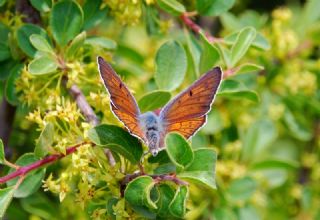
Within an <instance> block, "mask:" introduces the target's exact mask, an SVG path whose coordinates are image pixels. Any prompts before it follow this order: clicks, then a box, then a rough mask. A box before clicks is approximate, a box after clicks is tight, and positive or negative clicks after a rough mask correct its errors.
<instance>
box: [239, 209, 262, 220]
mask: <svg viewBox="0 0 320 220" xmlns="http://www.w3.org/2000/svg"><path fill="white" fill-rule="evenodd" d="M238 219H239V220H260V219H261V218H260V216H259V214H258V211H257V210H256V208H255V207H254V206H251V205H247V206H245V207H242V208H240V210H239V218H238Z"/></svg>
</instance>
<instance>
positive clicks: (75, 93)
mask: <svg viewBox="0 0 320 220" xmlns="http://www.w3.org/2000/svg"><path fill="white" fill-rule="evenodd" d="M69 93H70V95H71V96H72V97H73V98H74V100H75V101H76V103H77V105H78V107H79V109H80V110H81V112H82V114H83V115H84V117H86V120H87V121H88V122H90V123H91V124H92V125H94V126H97V125H98V124H100V121H99V119H98V117H97V115H96V114H95V113H94V111H93V110H92V108H91V106H90V105H89V103H88V102H87V100H86V97H85V96H84V95H83V93H82V92H81V90H80V89H79V87H78V86H77V85H76V84H73V85H72V86H71V87H70V88H69Z"/></svg>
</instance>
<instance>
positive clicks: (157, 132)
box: [97, 57, 222, 156]
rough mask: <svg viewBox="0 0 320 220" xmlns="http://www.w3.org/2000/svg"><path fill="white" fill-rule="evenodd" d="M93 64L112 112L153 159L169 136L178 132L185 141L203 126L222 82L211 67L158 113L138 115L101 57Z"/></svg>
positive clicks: (128, 97) (216, 71)
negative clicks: (105, 90) (140, 141)
mask: <svg viewBox="0 0 320 220" xmlns="http://www.w3.org/2000/svg"><path fill="white" fill-rule="evenodd" d="M97 62H98V66H99V72H100V76H101V79H102V81H103V82H104V85H105V87H106V89H107V91H108V93H109V95H110V106H111V110H112V112H113V113H114V115H115V116H116V117H117V118H118V119H119V120H120V121H121V122H122V123H123V124H124V126H125V127H126V128H127V130H128V131H129V132H130V133H131V134H132V135H133V136H136V137H138V138H139V139H141V140H142V141H143V142H144V143H145V144H146V145H147V146H148V148H149V152H150V153H151V154H152V155H153V156H156V155H157V154H158V152H159V151H160V150H162V149H164V147H165V146H164V138H165V136H166V134H168V133H169V132H178V133H180V134H181V135H183V136H184V137H185V138H186V139H189V138H190V137H192V136H193V135H194V134H195V133H196V132H197V131H198V130H199V129H200V128H201V127H202V126H203V125H204V124H205V123H206V120H207V114H208V112H209V111H210V109H211V104H212V102H213V100H214V97H215V94H216V93H217V90H218V88H219V85H220V82H221V79H222V70H221V68H220V67H214V68H213V69H211V70H210V71H208V72H207V73H206V74H204V75H202V76H201V77H200V78H199V79H198V80H197V81H195V82H194V83H193V84H192V85H191V86H189V87H188V88H187V89H185V90H184V91H182V92H181V93H180V94H178V95H177V96H176V97H175V98H174V99H172V100H171V101H169V102H168V103H167V104H166V105H165V106H164V107H163V108H162V109H161V111H160V113H159V112H157V111H154V112H151V111H150V112H146V113H143V114H141V112H140V109H139V107H138V105H137V102H136V100H135V98H134V97H133V95H132V94H131V93H130V91H129V90H128V87H127V86H126V85H125V84H124V83H123V82H122V80H121V79H120V77H119V76H118V75H117V74H116V72H115V71H114V70H113V69H112V67H111V66H110V64H108V63H106V62H105V61H104V59H103V58H102V57H98V59H97Z"/></svg>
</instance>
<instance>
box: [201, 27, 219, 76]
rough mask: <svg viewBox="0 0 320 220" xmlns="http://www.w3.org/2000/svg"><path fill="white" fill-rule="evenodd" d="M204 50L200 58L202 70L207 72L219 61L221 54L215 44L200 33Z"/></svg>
mask: <svg viewBox="0 0 320 220" xmlns="http://www.w3.org/2000/svg"><path fill="white" fill-rule="evenodd" d="M200 38H201V41H202V47H203V51H202V53H201V58H200V72H201V73H205V72H207V71H208V70H210V69H212V67H213V66H214V65H215V64H216V63H217V62H218V61H219V59H220V54H219V51H218V49H217V48H216V47H215V46H213V45H212V44H211V43H210V42H209V41H208V39H207V38H206V36H204V34H203V33H201V34H200Z"/></svg>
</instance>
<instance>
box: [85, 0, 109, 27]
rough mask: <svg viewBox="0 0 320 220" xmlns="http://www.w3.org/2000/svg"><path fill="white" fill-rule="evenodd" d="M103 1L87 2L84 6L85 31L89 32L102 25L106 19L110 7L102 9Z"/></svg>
mask: <svg viewBox="0 0 320 220" xmlns="http://www.w3.org/2000/svg"><path fill="white" fill-rule="evenodd" d="M101 3H102V0H86V1H85V3H84V5H83V15H84V20H83V29H84V30H88V29H90V28H93V27H94V26H97V25H98V24H100V23H101V22H102V21H103V19H104V18H105V17H106V15H107V12H108V7H104V8H103V9H100V7H101Z"/></svg>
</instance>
